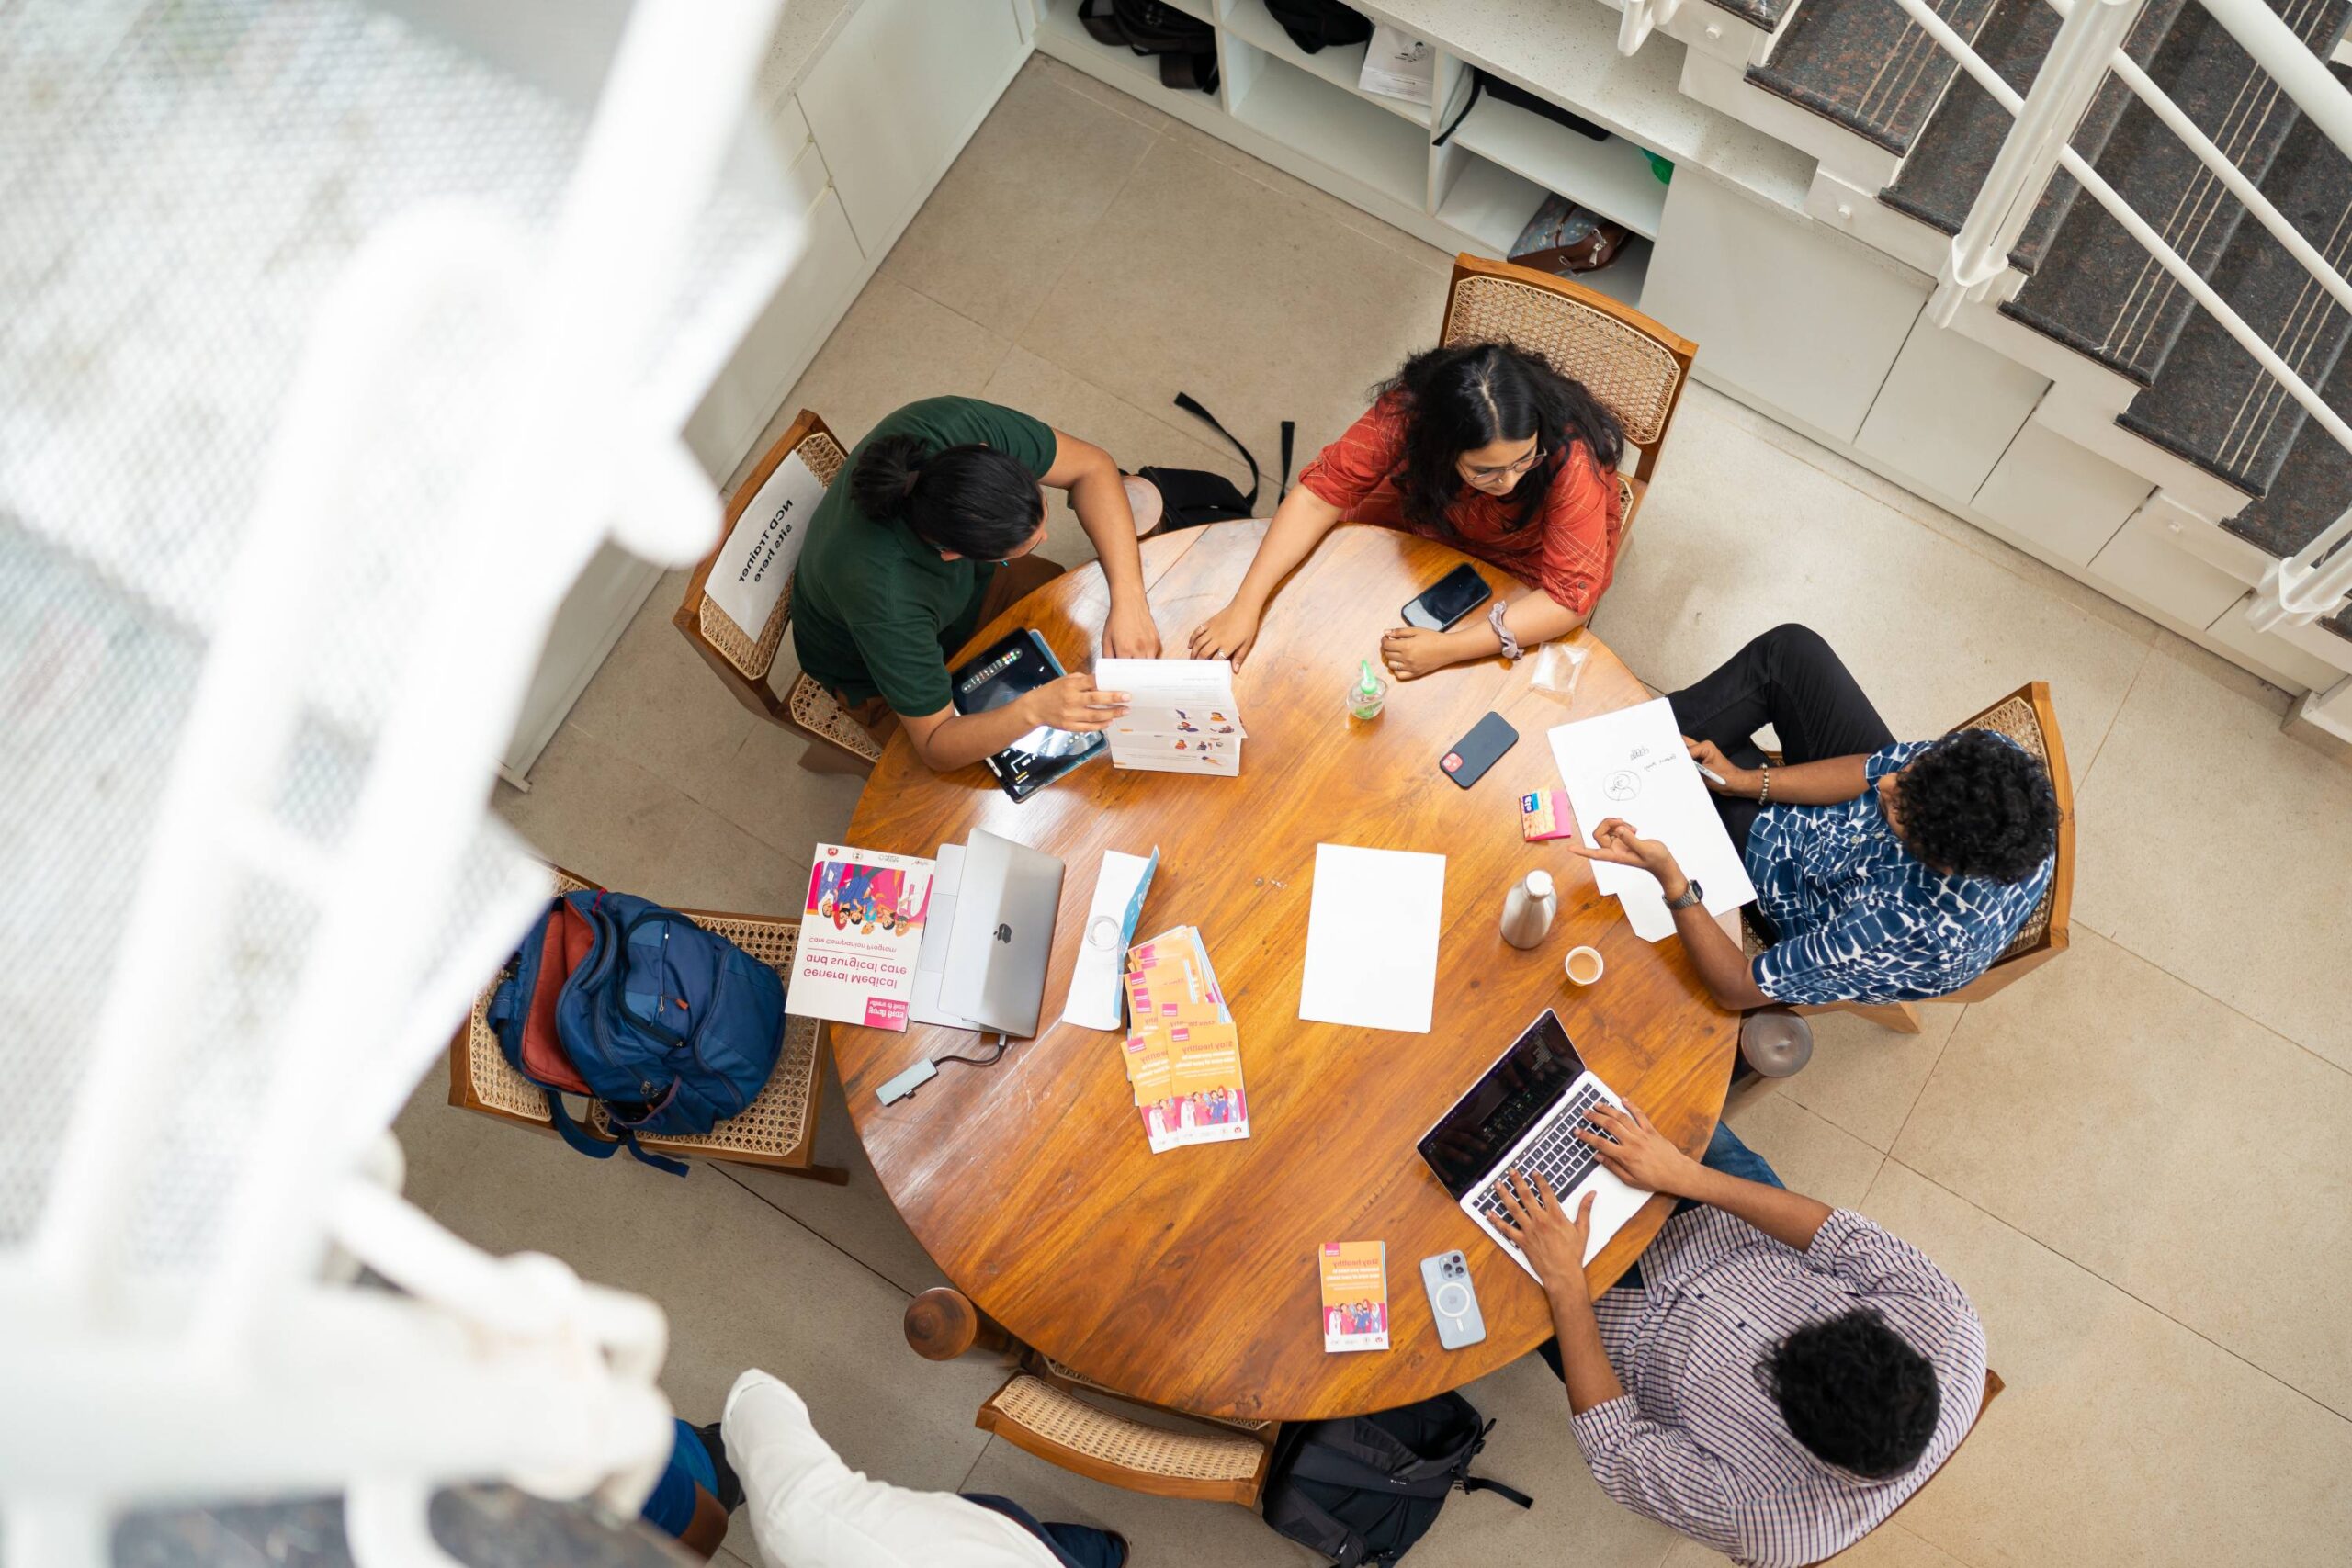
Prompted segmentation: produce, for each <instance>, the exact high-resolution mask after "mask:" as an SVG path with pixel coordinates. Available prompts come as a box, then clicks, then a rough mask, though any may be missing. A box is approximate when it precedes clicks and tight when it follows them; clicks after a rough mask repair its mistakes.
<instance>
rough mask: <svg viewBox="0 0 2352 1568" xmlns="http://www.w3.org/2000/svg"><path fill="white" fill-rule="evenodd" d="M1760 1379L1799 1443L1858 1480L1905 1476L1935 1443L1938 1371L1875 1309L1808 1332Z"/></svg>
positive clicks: (1767, 1364) (1760, 1368)
mask: <svg viewBox="0 0 2352 1568" xmlns="http://www.w3.org/2000/svg"><path fill="white" fill-rule="evenodd" d="M1757 1373H1758V1380H1759V1381H1760V1382H1762V1383H1763V1385H1764V1387H1765V1389H1766V1391H1767V1392H1769V1393H1770V1394H1771V1396H1772V1398H1773V1400H1774V1401H1775V1402H1776V1403H1777V1404H1779V1405H1780V1407H1781V1419H1782V1420H1784V1421H1786V1422H1787V1423H1788V1424H1789V1430H1790V1431H1791V1432H1792V1433H1794V1434H1795V1436H1796V1439H1797V1441H1799V1442H1801V1443H1803V1444H1804V1446H1805V1447H1806V1448H1808V1449H1811V1450H1813V1451H1814V1453H1815V1454H1816V1455H1818V1456H1819V1457H1820V1458H1822V1459H1824V1460H1826V1461H1828V1462H1830V1463H1831V1464H1834V1465H1836V1466H1838V1468H1839V1469H1840V1470H1849V1471H1851V1472H1854V1473H1855V1474H1856V1475H1861V1476H1868V1477H1869V1478H1871V1480H1873V1481H1875V1480H1878V1479H1881V1478H1882V1477H1884V1476H1889V1475H1900V1474H1902V1473H1903V1472H1905V1471H1906V1470H1909V1469H1910V1468H1911V1467H1912V1466H1913V1465H1915V1464H1917V1463H1918V1462H1919V1456H1920V1455H1921V1454H1924V1453H1926V1452H1927V1451H1928V1439H1929V1438H1933V1437H1934V1436H1935V1433H1936V1413H1937V1411H1938V1410H1939V1408H1940V1406H1941V1395H1940V1394H1939V1393H1938V1392H1937V1390H1936V1370H1935V1368H1933V1367H1931V1366H1929V1365H1928V1359H1927V1358H1926V1357H1925V1356H1922V1355H1921V1354H1919V1352H1918V1351H1917V1350H1915V1349H1913V1348H1911V1347H1910V1346H1909V1345H1907V1344H1905V1342H1904V1340H1903V1338H1902V1337H1901V1336H1900V1335H1898V1334H1896V1333H1895V1332H1894V1330H1893V1329H1892V1328H1889V1327H1888V1326H1887V1325H1886V1320H1885V1319H1883V1318H1882V1317H1880V1316H1879V1314H1876V1313H1874V1312H1872V1311H1871V1310H1870V1309H1869V1308H1868V1307H1856V1308H1855V1309H1854V1310H1853V1311H1852V1312H1849V1313H1848V1314H1845V1315H1844V1316H1842V1317H1833V1318H1830V1319H1829V1320H1827V1321H1826V1322H1824V1323H1809V1324H1807V1325H1804V1327H1803V1328H1800V1329H1798V1330H1797V1331H1796V1332H1795V1333H1794V1334H1792V1335H1790V1336H1789V1337H1787V1338H1785V1339H1783V1340H1781V1342H1780V1344H1778V1345H1776V1346H1774V1347H1773V1348H1772V1349H1771V1350H1770V1352H1769V1353H1768V1354H1767V1355H1766V1356H1765V1358H1764V1359H1763V1360H1761V1361H1759V1362H1758V1363H1757Z"/></svg>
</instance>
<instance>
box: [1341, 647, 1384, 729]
mask: <svg viewBox="0 0 2352 1568" xmlns="http://www.w3.org/2000/svg"><path fill="white" fill-rule="evenodd" d="M1356 664H1357V668H1358V670H1359V671H1361V673H1359V674H1358V675H1357V677H1356V682H1355V684H1354V685H1352V686H1350V687H1349V688H1348V716H1349V717H1351V718H1362V719H1374V718H1378V717H1379V716H1380V710H1381V708H1382V707H1383V706H1384V705H1385V704H1386V703H1387V701H1388V682H1385V681H1384V680H1382V679H1381V678H1380V677H1379V676H1377V675H1375V674H1374V673H1373V672H1372V660H1369V659H1360V660H1357V661H1356Z"/></svg>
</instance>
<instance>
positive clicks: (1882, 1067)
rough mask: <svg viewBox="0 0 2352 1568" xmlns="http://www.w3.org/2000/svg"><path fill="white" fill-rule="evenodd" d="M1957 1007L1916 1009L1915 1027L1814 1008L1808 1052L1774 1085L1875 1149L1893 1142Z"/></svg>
mask: <svg viewBox="0 0 2352 1568" xmlns="http://www.w3.org/2000/svg"><path fill="white" fill-rule="evenodd" d="M1962 1011H1963V1010H1962V1009H1961V1008H1958V1007H1924V1006H1923V1007H1922V1008H1920V1009H1919V1025H1920V1028H1919V1032H1918V1033H1917V1034H1898V1033H1897V1032H1894V1030H1892V1029H1882V1028H1880V1027H1879V1026H1878V1025H1877V1024H1875V1023H1872V1022H1871V1021H1869V1020H1867V1019H1861V1018H1856V1017H1854V1016H1853V1015H1852V1014H1851V1013H1834V1012H1833V1013H1822V1014H1819V1015H1817V1016H1815V1017H1814V1018H1812V1019H1809V1020H1807V1022H1809V1023H1811V1024H1812V1025H1813V1060H1812V1061H1811V1062H1809V1063H1807V1064H1806V1065H1805V1068H1804V1071H1803V1072H1801V1073H1799V1074H1797V1076H1796V1077H1792V1078H1790V1079H1788V1080H1787V1081H1786V1082H1784V1083H1783V1084H1781V1093H1783V1094H1786V1095H1787V1096H1788V1097H1789V1098H1790V1099H1791V1100H1795V1101H1796V1102H1797V1103H1798V1104H1799V1105H1802V1106H1804V1108H1805V1109H1806V1110H1807V1111H1812V1112H1813V1113H1814V1114H1815V1115H1816V1116H1819V1117H1822V1118H1823V1119H1825V1120H1826V1121H1829V1122H1836V1123H1837V1124H1838V1126H1840V1127H1843V1128H1844V1129H1845V1130H1846V1131H1847V1132H1849V1133H1851V1134H1854V1136H1856V1137H1858V1138H1860V1139H1861V1140H1862V1142H1864V1143H1866V1144H1868V1145H1870V1146H1871V1147H1872V1148H1874V1149H1878V1150H1880V1151H1882V1152H1883V1151H1884V1150H1887V1149H1891V1148H1893V1147H1894V1135H1895V1134H1897V1133H1899V1132H1901V1131H1902V1130H1903V1119H1904V1118H1905V1117H1906V1116H1908V1115H1910V1114H1911V1107H1912V1105H1913V1103H1914V1102H1915V1101H1917V1100H1918V1098H1919V1089H1920V1088H1921V1086H1923V1085H1924V1084H1926V1083H1927V1081H1928V1073H1930V1072H1931V1071H1933V1070H1934V1068H1935V1066H1936V1058H1937V1057H1939V1056H1940V1055H1943V1051H1944V1042H1946V1041H1948V1040H1950V1039H1951V1032H1952V1026H1953V1025H1954V1024H1957V1023H1958V1022H1959V1021H1960V1018H1961V1014H1962Z"/></svg>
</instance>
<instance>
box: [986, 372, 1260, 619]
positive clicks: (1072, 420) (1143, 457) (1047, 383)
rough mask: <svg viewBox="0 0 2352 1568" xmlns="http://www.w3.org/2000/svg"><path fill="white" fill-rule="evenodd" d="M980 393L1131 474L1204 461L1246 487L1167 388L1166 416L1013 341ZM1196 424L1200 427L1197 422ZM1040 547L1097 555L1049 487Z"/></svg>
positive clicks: (1076, 557)
mask: <svg viewBox="0 0 2352 1568" xmlns="http://www.w3.org/2000/svg"><path fill="white" fill-rule="evenodd" d="M983 395H984V396H986V397H987V398H988V399H989V401H991V402H999V403H1003V404H1004V405H1006V406H1007V407H1009V408H1016V409H1020V410H1021V411H1023V412H1025V413H1031V414H1035V416H1036V417H1037V418H1039V419H1042V420H1044V421H1045V422H1046V423H1047V424H1050V425H1052V426H1053V427H1054V428H1055V429H1056V430H1061V431H1067V432H1069V434H1072V435H1076V436H1079V437H1080V438H1082V439H1084V440H1087V441H1091V442H1093V443H1094V445H1096V446H1100V447H1102V448H1103V450H1105V451H1107V452H1109V453H1110V454H1111V456H1112V457H1114V458H1115V459H1116V460H1117V462H1118V465H1119V467H1121V468H1125V469H1126V470H1127V471H1128V472H1130V473H1133V472H1134V471H1135V470H1136V469H1137V468H1146V467H1151V466H1159V467H1165V468H1205V469H1208V470H1209V471H1210V472H1212V473H1219V474H1223V475H1224V476H1225V477H1226V478H1227V479H1231V480H1232V481H1233V482H1234V483H1235V484H1236V485H1238V486H1239V487H1240V488H1241V491H1242V492H1243V493H1244V494H1247V493H1248V492H1249V489H1250V467H1249V465H1248V464H1246V463H1244V462H1243V461H1242V460H1241V457H1240V455H1239V454H1238V453H1236V452H1235V451H1234V450H1233V448H1232V447H1230V446H1226V445H1225V444H1224V443H1223V442H1221V441H1218V440H1217V438H1216V435H1215V434H1214V433H1207V438H1206V441H1205V442H1204V440H1202V439H1201V438H1200V437H1198V436H1195V435H1194V434H1192V433H1191V432H1188V431H1185V430H1183V429H1181V428H1179V425H1178V423H1177V422H1180V421H1181V422H1183V423H1194V422H1193V419H1192V416H1191V415H1189V414H1187V413H1185V412H1183V411H1182V409H1179V408H1177V407H1176V406H1175V403H1174V401H1173V398H1174V394H1173V393H1171V394H1170V400H1169V402H1168V406H1167V410H1166V416H1165V417H1162V416H1161V415H1160V414H1159V413H1156V412H1148V411H1146V410H1143V409H1139V408H1136V407H1135V406H1134V405H1133V404H1131V403H1127V402H1124V401H1122V400H1119V399H1118V398H1116V397H1114V396H1113V395H1112V394H1111V393H1109V392H1106V391H1104V390H1103V389H1102V388H1100V387H1098V386H1096V385H1094V384H1093V383H1092V382H1091V381H1088V380H1086V379H1085V378H1084V377H1083V376H1082V375H1080V374H1076V373H1073V372H1071V371H1069V370H1065V369H1063V368H1062V367H1060V366H1058V365H1054V364H1051V363H1048V362H1047V361H1046V360H1043V359H1040V358H1038V357H1037V356H1036V355H1034V354H1032V353H1030V352H1029V351H1028V350H1027V349H1025V348H1016V349H1014V350H1013V351H1012V353H1010V354H1008V355H1005V356H1004V363H1003V364H1001V365H1000V366H998V367H997V371H996V374H995V375H994V376H992V377H990V378H989V384H988V387H987V389H986V391H985V393H984V394H983ZM1195 428H1201V427H1199V426H1197V424H1196V425H1195ZM1208 443H1215V445H1214V446H1212V445H1209V444H1208ZM1257 456H1258V460H1259V461H1260V462H1261V463H1262V462H1269V461H1272V460H1274V459H1273V457H1272V454H1271V453H1266V452H1261V453H1259V454H1258V455H1257ZM1273 479H1274V476H1273V475H1272V474H1269V475H1268V476H1267V477H1266V482H1265V484H1264V486H1263V487H1262V489H1261V491H1260V495H1261V497H1262V498H1263V499H1264V501H1265V502H1267V503H1268V507H1269V509H1270V510H1271V505H1272V498H1273V493H1274V488H1273ZM1044 548H1045V552H1046V555H1047V556H1048V557H1049V558H1052V559H1054V560H1057V561H1059V562H1061V563H1062V564H1063V565H1064V566H1078V565H1080V564H1082V563H1083V562H1086V561H1090V560H1092V559H1093V558H1094V555H1095V550H1094V541H1092V540H1091V539H1090V538H1088V537H1087V536H1086V530H1085V529H1083V528H1081V527H1080V526H1079V525H1078V514H1077V513H1074V512H1072V511H1071V510H1070V509H1069V502H1068V501H1067V500H1065V499H1064V498H1063V495H1062V492H1061V491H1057V490H1049V491H1046V544H1045V546H1044ZM1162 629H1163V630H1165V628H1162Z"/></svg>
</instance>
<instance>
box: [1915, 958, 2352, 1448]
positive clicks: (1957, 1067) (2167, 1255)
mask: <svg viewBox="0 0 2352 1568" xmlns="http://www.w3.org/2000/svg"><path fill="white" fill-rule="evenodd" d="M2346 1128H2352V1076H2347V1075H2346V1074H2345V1073H2344V1072H2343V1071H2341V1070H2340V1069H2338V1068H2336V1067H2334V1066H2330V1065H2329V1064H2327V1063H2326V1062H2324V1061H2321V1060H2320V1059H2319V1058H2317V1057H2315V1056H2313V1055H2311V1054H2310V1053H2309V1052H2307V1051H2303V1050H2300V1049H2298V1048H2297V1047H2296V1046H2294V1045H2293V1044H2291V1043H2289V1042H2287V1041H2285V1040H2283V1039H2280V1038H2279V1037H2278V1035H2276V1034H2274V1033H2272V1032H2270V1031H2268V1030H2267V1029H2264V1028H2263V1027H2262V1026H2260V1025H2259V1024H2256V1023H2255V1022H2253V1021H2250V1020H2248V1019H2246V1018H2245V1017H2243V1016H2242V1015H2240V1014H2238V1013H2234V1012H2233V1011H2231V1010H2229V1009H2228V1008H2225V1007H2223V1006H2222V1005H2221V1004H2220V1003H2218V1002H2216V1001H2214V1000H2213V999H2212V998H2210V997H2206V996H2204V995H2202V994H2200V993H2199V992H2198V991H2196V990H2194V989H2192V988H2191V987H2188V986H2187V985H2185V984H2183V983H2182V982H2180V981H2178V980H2176V979H2174V978H2173V977H2172V976H2168V975H2166V974H2165V973H2164V972H2163V971H2162V970H2160V969H2158V968H2156V967H2155V966H2154V965H2153V964H2149V963H2147V962H2146V961H2144V960H2143V959H2140V958H2137V957H2134V956H2133V955H2132V954H2131V953H2127V952H2125V951H2123V950H2122V949H2121V948H2119V947H2117V946H2116V945H2114V944H2113V943H2112V942H2108V941H2106V940H2105V939H2104V938H2101V937H2099V936H2097V935H2095V934H2092V933H2090V932H2087V931H2077V932H2076V933H2075V945H2074V947H2073V949H2072V950H2071V951H2069V952H2068V953H2065V954H2064V955H2063V956H2061V957H2059V958H2058V959H2056V960H2055V961H2053V962H2052V963H2051V964H2047V965H2045V966H2044V967H2042V968H2041V969H2039V970H2037V971H2035V972H2034V973H2033V974H2032V975H2030V976H2027V977H2026V978H2025V979H2023V980H2021V981H2019V982H2018V984H2017V985H2015V986H2012V987H2009V988H2008V989H2007V990H2005V991H2003V992H2001V993H2000V994H1999V995H1998V996H1996V997H1995V998H1992V999H1991V1000H1990V1001H1984V1002H1978V1003H1976V1004H1974V1005H1973V1006H1972V1007H1971V1008H1970V1009H1969V1010H1968V1016H1967V1017H1966V1018H1964V1019H1962V1021H1961V1024H1960V1027H1959V1029H1958V1030H1956V1031H1955V1032H1953V1034H1952V1038H1951V1045H1950V1046H1949V1047H1947V1048H1946V1049H1945V1051H1944V1055H1943V1060H1942V1061H1940V1062H1939V1063H1938V1064H1937V1066H1936V1072H1935V1077H1933V1078H1931V1079H1930V1080H1929V1081H1928V1087H1927V1089H1926V1091H1925V1092H1924V1093H1922V1094H1921V1095H1920V1097H1919V1103H1918V1106H1917V1109H1916V1110H1914V1111H1912V1113H1911V1120H1910V1122H1909V1124H1908V1125H1906V1126H1905V1128H1904V1129H1903V1136H1902V1137H1901V1138H1900V1139H1899V1140H1898V1141H1897V1142H1896V1144H1895V1145H1894V1157H1895V1158H1896V1159H1899V1160H1901V1161H1902V1162H1903V1163H1904V1164H1905V1165H1907V1166H1909V1167H1911V1168H1913V1169H1914V1170H1917V1171H1918V1172H1919V1173H1920V1174H1921V1175H1923V1176H1926V1177H1927V1178H1928V1179H1930V1180H1932V1181H1935V1182H1937V1183H1938V1184H1939V1185H1940V1186H1943V1187H1946V1188H1949V1189H1950V1190H1952V1191H1953V1192H1956V1193H1958V1194H1959V1195H1960V1196H1962V1197H1963V1198H1965V1199H1967V1200H1968V1201H1970V1202H1972V1203H1974V1204H1977V1205H1978V1206H1979V1207H1981V1208H1983V1209H1985V1210H1986V1211H1987V1212H1989V1213H1992V1214H1994V1215H1996V1217H1998V1218H1999V1219H2001V1220H2002V1221H2004V1222H2005V1223H2007V1224H2012V1225H2015V1226H2016V1227H2017V1228H2018V1229H2019V1230H2021V1231H2023V1232H2025V1233H2026V1234H2027V1235H2030V1236H2032V1237H2034V1238H2035V1239H2036V1240H2037V1241H2040V1242H2041V1243H2042V1244H2043V1245H2044V1246H2046V1247H2051V1248H2052V1249H2053V1250H2055V1251H2056V1252H2058V1253H2060V1254H2061V1255H2062V1256H2064V1257H2065V1258H2069V1259H2071V1260H2072V1261H2074V1262H2075V1263H2077V1264H2079V1265H2081V1266H2082V1267H2083V1268H2085V1269H2089V1270H2090V1271H2091V1272H2093V1273H2095V1274H2097V1275H2098V1276H2099V1277H2100V1278H2102V1279H2105V1280H2112V1281H2113V1282H2114V1283H2115V1284H2116V1285H2118V1286H2120V1288H2122V1289H2123V1290H2126V1291H2129V1292H2131V1293H2132V1294H2133V1295H2135V1296H2137V1297H2139V1298H2140V1299H2141V1300H2142V1301H2143V1302H2146V1303H2148V1304H2149V1305H2151V1306H2153V1307H2155V1308H2156V1309H2157V1310H2159V1311H2161V1312H2164V1313H2166V1314H2169V1315H2171V1316H2172V1317H2174V1318H2177V1319H2178V1320H2179V1321H2180V1322H2182V1323H2184V1324H2186V1325H2188V1326H2189V1327H2191V1328H2193V1329H2195V1330H2197V1331H2198V1332H2199V1333H2200V1334H2203V1335H2205V1336H2206V1337H2209V1338H2211V1339H2212V1340H2214V1341H2216V1342H2217V1343H2219V1344H2221V1345H2222V1346H2224V1347H2226V1348H2229V1349H2230V1350H2233V1351H2234V1352H2236V1353H2237V1354H2238V1355H2241V1356H2243V1357H2245V1359H2247V1360H2249V1361H2252V1362H2253V1363H2254V1364H2255V1365H2256V1366H2258V1367H2260V1368H2262V1369H2263V1370H2264V1371H2267V1372H2269V1373H2270V1374H2271V1375H2273V1376H2274V1377H2277V1378H2278V1379H2279V1380H2280V1381H2282V1382H2287V1383H2290V1384H2291V1385H2293V1386H2294V1387H2296V1388H2299V1389H2301V1390H2302V1391H2303V1392H2304V1393H2308V1394H2310V1395H2311V1396H2312V1398H2313V1399H2316V1400H2318V1401H2319V1402H2320V1403H2322V1404H2326V1405H2328V1406H2330V1407H2332V1408H2333V1409H2335V1410H2337V1411H2340V1412H2346V1413H2352V1317H2348V1316H2347V1315H2346V1313H2345V1310H2344V1285H2345V1278H2346V1276H2345V1261H2344V1260H2345V1258H2346V1257H2352V1204H2347V1202H2346V1200H2347V1198H2352V1143H2347V1141H2346V1138H2345V1136H2344V1134H2345V1130H2346ZM2185 1134H2186V1135H2185Z"/></svg>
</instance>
